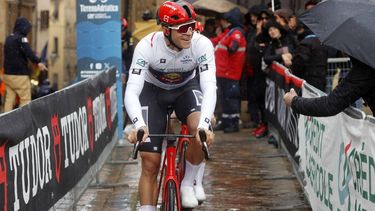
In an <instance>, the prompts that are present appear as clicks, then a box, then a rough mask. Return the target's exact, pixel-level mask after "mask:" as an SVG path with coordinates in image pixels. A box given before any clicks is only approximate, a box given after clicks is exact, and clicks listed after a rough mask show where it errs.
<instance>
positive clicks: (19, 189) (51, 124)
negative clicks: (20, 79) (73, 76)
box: [0, 69, 117, 211]
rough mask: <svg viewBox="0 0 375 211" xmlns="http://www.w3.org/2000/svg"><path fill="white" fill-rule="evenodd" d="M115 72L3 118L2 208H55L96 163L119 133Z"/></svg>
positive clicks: (0, 123) (0, 158)
mask: <svg viewBox="0 0 375 211" xmlns="http://www.w3.org/2000/svg"><path fill="white" fill-rule="evenodd" d="M115 74H116V72H115V70H113V69H112V70H108V71H104V72H102V73H100V75H97V76H96V77H94V78H91V79H89V80H85V81H82V82H80V83H78V84H75V85H72V86H70V87H68V88H66V89H63V90H61V91H58V92H55V93H53V94H52V95H49V96H46V97H43V98H38V99H37V100H34V101H32V102H30V103H29V104H28V105H26V106H23V107H22V108H19V109H17V110H14V111H12V112H10V113H6V114H3V115H1V116H0V210H4V211H13V210H30V211H35V210H38V211H44V210H49V208H50V207H52V206H53V205H54V204H55V203H56V202H57V201H58V200H59V199H60V198H61V197H63V196H64V195H65V194H66V193H67V192H68V191H70V190H71V189H72V188H73V187H74V186H75V185H76V184H77V182H78V181H79V180H80V179H81V178H82V176H83V175H85V173H86V172H87V171H88V170H89V169H90V167H91V166H92V165H94V164H95V162H96V161H97V159H98V157H99V156H100V154H101V153H102V151H103V150H104V148H105V147H106V146H107V145H108V144H109V143H110V142H111V140H112V139H113V137H114V133H115V130H116V124H117V107H116V99H117V98H116V85H115Z"/></svg>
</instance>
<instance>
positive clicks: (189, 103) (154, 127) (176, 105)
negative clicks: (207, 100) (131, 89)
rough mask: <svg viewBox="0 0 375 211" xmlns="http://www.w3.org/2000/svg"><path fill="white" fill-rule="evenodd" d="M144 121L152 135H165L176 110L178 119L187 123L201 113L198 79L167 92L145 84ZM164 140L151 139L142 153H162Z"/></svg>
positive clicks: (144, 144)
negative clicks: (168, 119)
mask: <svg viewBox="0 0 375 211" xmlns="http://www.w3.org/2000/svg"><path fill="white" fill-rule="evenodd" d="M140 102H141V106H142V115H143V119H144V120H145V122H146V125H147V127H148V130H149V133H150V134H164V133H165V132H166V126H167V116H168V112H170V111H172V110H174V111H175V113H176V116H177V118H178V119H179V120H180V121H181V122H182V123H186V119H187V117H188V116H189V114H191V113H193V112H195V111H200V110H201V103H202V92H201V90H200V88H199V82H198V80H197V79H196V78H194V79H192V80H191V81H190V82H188V83H187V84H186V85H184V86H183V87H180V88H177V89H173V90H165V89H161V88H159V87H157V86H155V85H153V84H150V83H147V82H145V84H144V87H143V89H142V92H141V95H140ZM162 144H163V138H162V137H160V138H156V137H153V138H151V142H144V143H143V144H142V145H141V146H140V148H139V149H140V151H145V152H158V153H161V151H162Z"/></svg>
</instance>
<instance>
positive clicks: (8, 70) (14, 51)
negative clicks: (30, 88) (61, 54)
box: [4, 17, 41, 75]
mask: <svg viewBox="0 0 375 211" xmlns="http://www.w3.org/2000/svg"><path fill="white" fill-rule="evenodd" d="M30 31H31V23H30V22H29V21H28V20H27V19H26V18H24V17H20V18H17V20H16V23H15V25H14V28H13V33H12V34H11V35H9V36H8V37H7V38H6V41H5V45H4V73H5V74H9V75H30V74H31V72H30V70H29V68H28V66H27V59H30V60H31V62H33V63H35V64H38V63H40V61H41V60H40V58H38V57H37V56H36V55H35V54H34V52H33V51H32V50H31V47H30V44H29V42H28V40H27V37H26V36H27V34H28V33H29V32H30Z"/></svg>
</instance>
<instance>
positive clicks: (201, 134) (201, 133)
mask: <svg viewBox="0 0 375 211" xmlns="http://www.w3.org/2000/svg"><path fill="white" fill-rule="evenodd" d="M199 137H200V138H201V142H202V150H203V152H204V157H205V158H206V160H209V159H210V152H209V151H208V145H207V142H206V140H207V136H206V132H205V131H204V130H203V129H199Z"/></svg>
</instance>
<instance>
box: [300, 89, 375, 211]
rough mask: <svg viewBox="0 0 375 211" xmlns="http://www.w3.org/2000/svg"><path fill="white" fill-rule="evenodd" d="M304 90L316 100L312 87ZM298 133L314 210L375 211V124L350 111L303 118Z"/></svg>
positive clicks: (302, 164) (308, 191) (309, 196)
mask: <svg viewBox="0 0 375 211" xmlns="http://www.w3.org/2000/svg"><path fill="white" fill-rule="evenodd" d="M306 86H307V85H306ZM302 90H303V96H304V97H316V94H315V93H314V92H311V91H310V90H311V88H310V89H306V88H303V89H302ZM350 109H352V110H354V108H350ZM358 112H360V111H358ZM363 116H365V115H363ZM298 133H299V140H300V150H299V151H298V154H299V155H300V158H301V162H300V167H301V169H302V170H303V171H304V174H305V182H306V186H305V189H306V190H307V193H308V198H309V200H310V204H311V206H312V208H313V210H348V211H349V210H353V211H357V210H361V211H362V210H367V211H369V210H375V160H374V159H375V124H374V123H372V122H370V121H369V120H367V119H365V118H353V117H352V115H351V114H350V113H347V112H346V113H344V112H341V113H339V114H338V115H336V116H332V117H320V118H318V117H310V116H303V115H301V116H300V118H299V122H298Z"/></svg>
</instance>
